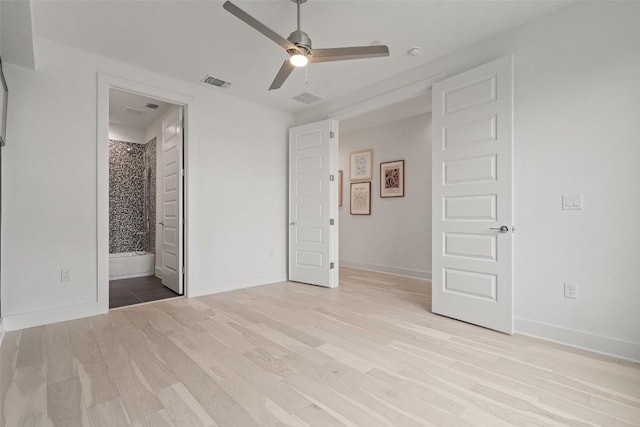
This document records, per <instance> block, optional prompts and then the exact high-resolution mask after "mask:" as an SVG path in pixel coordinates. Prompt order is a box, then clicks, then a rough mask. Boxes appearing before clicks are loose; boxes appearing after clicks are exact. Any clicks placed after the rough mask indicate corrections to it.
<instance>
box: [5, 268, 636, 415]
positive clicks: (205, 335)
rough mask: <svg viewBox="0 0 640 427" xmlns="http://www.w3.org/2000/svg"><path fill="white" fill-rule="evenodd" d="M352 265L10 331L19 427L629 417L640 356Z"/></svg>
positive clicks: (12, 398) (9, 393)
mask: <svg viewBox="0 0 640 427" xmlns="http://www.w3.org/2000/svg"><path fill="white" fill-rule="evenodd" d="M429 296H430V287H429V284H428V283H427V282H423V281H419V280H414V279H409V278H401V277H394V276H388V275H384V274H375V273H366V272H361V271H357V270H349V269H343V270H341V281H340V288H338V289H324V288H318V287H314V286H307V285H302V284H295V283H279V284H274V285H268V286H262V287H257V288H252V289H247V290H242V291H235V292H229V293H225V294H218V295H213V296H207V297H201V298H196V299H190V300H189V299H184V298H180V299H173V300H168V301H162V302H156V303H152V304H147V305H138V306H132V307H126V308H123V309H119V310H113V311H111V312H110V313H109V314H107V315H102V316H96V317H92V318H88V319H81V320H75V321H69V322H63V323H57V324H53V325H48V326H44V327H37V328H31V329H25V330H23V331H18V332H10V333H7V335H6V337H5V340H4V343H3V344H2V348H1V349H0V403H1V409H2V412H1V413H0V421H1V423H0V424H2V425H6V426H12V427H13V426H46V425H55V426H75V425H87V426H88V425H90V426H125V425H135V426H164V425H177V426H201V425H204V426H214V425H218V426H276V425H291V426H297V425H302V426H305V425H309V426H334V425H348V426H367V427H368V426H378V425H380V426H383V425H386V426H424V425H436V426H458V425H461V426H462V425H476V426H503V425H527V426H543V425H544V426H547V425H552V426H561V425H570V426H587V425H597V426H630V425H640V365H638V364H633V363H629V362H623V361H620V360H616V359H613V358H608V357H603V356H598V355H594V354H590V353H587V352H582V351H577V350H572V349H569V348H566V347H562V346H559V345H554V344H549V343H545V342H542V341H538V340H535V339H531V338H527V337H522V336H511V337H510V336H507V335H503V334H500V333H496V332H492V331H488V330H485V329H482V328H479V327H475V326H472V325H469V324H465V323H462V322H457V321H454V320H450V319H447V318H443V317H439V316H435V315H433V314H431V313H430V312H429V309H430V297H429Z"/></svg>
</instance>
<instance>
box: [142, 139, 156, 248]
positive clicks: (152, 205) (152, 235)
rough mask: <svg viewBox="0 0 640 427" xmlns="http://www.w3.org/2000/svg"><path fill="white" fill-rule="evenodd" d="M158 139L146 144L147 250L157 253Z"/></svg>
mask: <svg viewBox="0 0 640 427" xmlns="http://www.w3.org/2000/svg"><path fill="white" fill-rule="evenodd" d="M156 149H157V148H156V139H155V138H153V139H152V140H151V141H149V142H147V144H146V145H145V152H146V154H147V159H148V160H147V161H148V165H149V172H150V177H149V192H148V197H147V203H148V206H149V218H148V221H149V226H148V229H149V235H148V236H149V238H148V242H147V245H148V246H147V252H150V253H152V254H155V253H156Z"/></svg>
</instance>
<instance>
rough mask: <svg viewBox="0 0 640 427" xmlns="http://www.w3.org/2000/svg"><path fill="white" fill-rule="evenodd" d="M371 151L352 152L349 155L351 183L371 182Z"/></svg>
mask: <svg viewBox="0 0 640 427" xmlns="http://www.w3.org/2000/svg"><path fill="white" fill-rule="evenodd" d="M372 169H373V150H362V151H354V152H353V153H351V154H349V179H350V180H351V181H371V170H372Z"/></svg>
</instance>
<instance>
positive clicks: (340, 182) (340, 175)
mask: <svg viewBox="0 0 640 427" xmlns="http://www.w3.org/2000/svg"><path fill="white" fill-rule="evenodd" d="M338 207H339V208H340V207H342V171H338Z"/></svg>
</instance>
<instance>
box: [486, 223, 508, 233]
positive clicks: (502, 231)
mask: <svg viewBox="0 0 640 427" xmlns="http://www.w3.org/2000/svg"><path fill="white" fill-rule="evenodd" d="M489 230H496V231H499V232H501V233H507V232H508V231H509V227H507V226H506V225H503V226H501V227H489Z"/></svg>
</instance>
